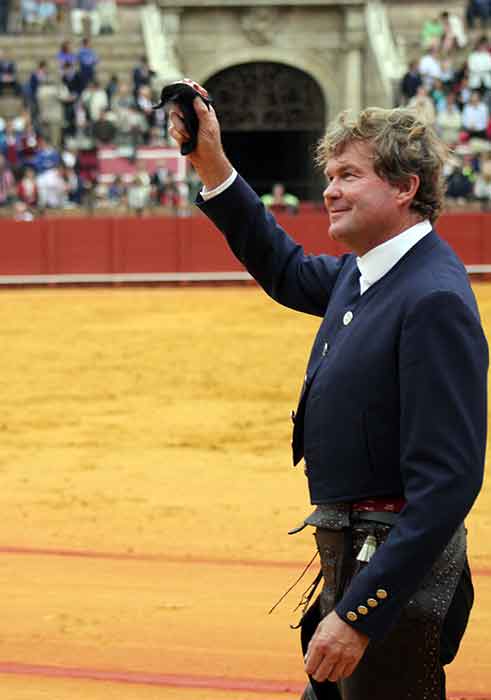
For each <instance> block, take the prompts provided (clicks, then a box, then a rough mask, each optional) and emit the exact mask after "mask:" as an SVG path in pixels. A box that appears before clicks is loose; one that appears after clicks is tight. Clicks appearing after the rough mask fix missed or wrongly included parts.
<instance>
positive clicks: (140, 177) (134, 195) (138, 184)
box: [128, 173, 150, 216]
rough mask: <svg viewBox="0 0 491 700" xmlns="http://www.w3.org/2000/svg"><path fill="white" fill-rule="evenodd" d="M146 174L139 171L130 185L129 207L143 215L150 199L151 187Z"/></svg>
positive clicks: (137, 213) (138, 214)
mask: <svg viewBox="0 0 491 700" xmlns="http://www.w3.org/2000/svg"><path fill="white" fill-rule="evenodd" d="M144 175H145V174H142V173H138V174H137V175H135V176H134V177H133V178H132V180H131V181H130V183H129V185H128V208H129V209H131V210H133V211H134V212H135V214H136V215H137V216H142V215H143V212H144V210H145V209H146V207H147V206H148V204H149V201H150V187H149V184H148V182H147V181H146V178H145V176H144Z"/></svg>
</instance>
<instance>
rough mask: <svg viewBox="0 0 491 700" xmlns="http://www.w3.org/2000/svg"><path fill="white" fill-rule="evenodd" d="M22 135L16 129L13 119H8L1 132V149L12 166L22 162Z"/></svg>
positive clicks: (14, 166)
mask: <svg viewBox="0 0 491 700" xmlns="http://www.w3.org/2000/svg"><path fill="white" fill-rule="evenodd" d="M19 149H20V135H19V134H18V132H17V131H16V130H15V129H14V123H13V121H8V122H7V123H6V124H5V128H4V129H3V131H2V132H1V133H0V150H1V152H2V154H3V155H4V157H5V160H6V161H7V163H8V164H9V166H10V167H11V168H16V167H17V166H18V165H19V164H20V157H19Z"/></svg>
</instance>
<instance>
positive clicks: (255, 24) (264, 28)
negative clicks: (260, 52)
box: [240, 7, 281, 46]
mask: <svg viewBox="0 0 491 700" xmlns="http://www.w3.org/2000/svg"><path fill="white" fill-rule="evenodd" d="M280 20H281V11H280V9H279V8H277V7H249V8H247V10H244V11H243V12H242V14H241V16H240V26H241V28H242V31H243V32H244V34H245V36H246V37H247V38H248V39H249V41H250V42H251V44H254V45H255V46H265V45H266V44H271V43H272V42H273V38H274V35H275V34H276V33H277V32H278V26H279V23H280Z"/></svg>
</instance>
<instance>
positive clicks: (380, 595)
mask: <svg viewBox="0 0 491 700" xmlns="http://www.w3.org/2000/svg"><path fill="white" fill-rule="evenodd" d="M375 595H376V596H377V598H378V599H379V600H385V599H386V598H387V596H388V595H389V594H388V593H387V591H386V590H385V589H383V588H379V589H378V591H377V592H376V594H375Z"/></svg>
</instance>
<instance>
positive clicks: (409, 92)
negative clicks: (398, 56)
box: [401, 61, 423, 105]
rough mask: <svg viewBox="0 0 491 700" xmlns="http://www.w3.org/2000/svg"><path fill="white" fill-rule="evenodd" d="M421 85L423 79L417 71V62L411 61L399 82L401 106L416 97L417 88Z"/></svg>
mask: <svg viewBox="0 0 491 700" xmlns="http://www.w3.org/2000/svg"><path fill="white" fill-rule="evenodd" d="M422 84H423V79H422V78H421V74H420V72H419V69H418V61H411V62H410V64H409V68H408V70H407V73H405V74H404V76H403V78H402V81H401V95H402V97H403V104H405V105H406V104H407V103H408V102H409V100H410V99H411V98H412V97H414V96H415V95H416V92H417V91H418V88H419V86H420V85H422Z"/></svg>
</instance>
